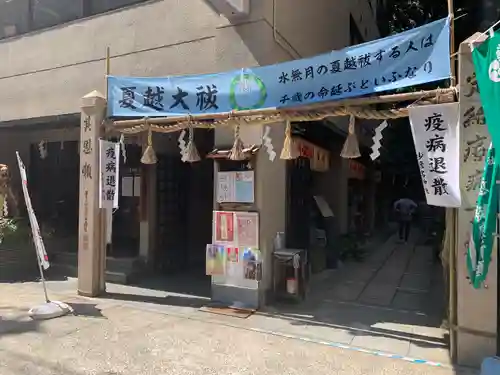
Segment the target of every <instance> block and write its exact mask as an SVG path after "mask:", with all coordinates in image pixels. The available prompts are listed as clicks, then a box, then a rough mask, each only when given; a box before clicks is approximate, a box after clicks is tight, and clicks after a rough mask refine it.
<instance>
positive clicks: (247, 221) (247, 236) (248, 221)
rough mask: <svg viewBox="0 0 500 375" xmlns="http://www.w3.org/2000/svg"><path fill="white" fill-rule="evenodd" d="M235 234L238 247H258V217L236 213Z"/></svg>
mask: <svg viewBox="0 0 500 375" xmlns="http://www.w3.org/2000/svg"><path fill="white" fill-rule="evenodd" d="M236 234H237V239H238V245H239V246H252V247H258V246H259V215H258V214H257V213H253V212H236Z"/></svg>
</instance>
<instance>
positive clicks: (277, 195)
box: [255, 123, 287, 298]
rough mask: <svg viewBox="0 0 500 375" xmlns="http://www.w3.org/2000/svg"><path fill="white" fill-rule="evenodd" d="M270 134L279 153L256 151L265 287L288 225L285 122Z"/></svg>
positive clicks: (270, 278) (256, 195)
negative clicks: (283, 156) (279, 237)
mask: <svg viewBox="0 0 500 375" xmlns="http://www.w3.org/2000/svg"><path fill="white" fill-rule="evenodd" d="M270 137H271V138H272V139H273V146H274V150H275V151H276V154H277V157H276V159H274V161H270V160H269V156H268V154H267V152H266V151H265V150H262V151H260V152H259V154H258V155H257V168H256V176H257V178H256V186H255V201H256V204H257V207H258V209H259V214H260V215H259V226H260V229H259V242H260V250H261V252H262V256H263V266H262V267H263V268H262V282H261V286H262V288H263V289H262V290H261V293H262V294H261V297H262V298H263V297H264V293H265V291H266V290H269V288H271V285H272V274H273V271H272V252H273V249H274V242H273V240H274V238H275V236H276V233H277V232H285V225H286V181H287V179H286V160H282V159H280V158H279V155H280V154H281V150H282V148H283V142H284V140H285V124H284V123H281V124H274V125H272V126H271V132H270Z"/></svg>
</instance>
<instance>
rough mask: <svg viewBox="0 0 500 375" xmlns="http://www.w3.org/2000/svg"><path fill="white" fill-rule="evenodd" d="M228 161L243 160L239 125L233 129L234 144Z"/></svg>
mask: <svg viewBox="0 0 500 375" xmlns="http://www.w3.org/2000/svg"><path fill="white" fill-rule="evenodd" d="M229 159H230V160H245V155H244V153H243V141H242V140H241V138H240V124H239V123H236V126H235V127H234V143H233V147H232V148H231V152H230V154H229Z"/></svg>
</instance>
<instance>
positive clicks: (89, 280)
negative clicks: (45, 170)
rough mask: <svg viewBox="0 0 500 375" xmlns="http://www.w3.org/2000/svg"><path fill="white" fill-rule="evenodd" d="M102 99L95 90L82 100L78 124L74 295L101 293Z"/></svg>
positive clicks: (103, 248) (103, 252)
mask: <svg viewBox="0 0 500 375" xmlns="http://www.w3.org/2000/svg"><path fill="white" fill-rule="evenodd" d="M105 109H106V99H105V98H104V95H102V94H101V93H100V92H98V91H93V92H91V93H89V94H87V95H85V96H84V97H83V98H82V106H81V124H80V128H81V129H80V209H79V224H78V294H80V295H83V296H88V297H95V296H97V295H99V294H100V293H102V292H104V289H105V284H104V261H105V257H106V236H105V233H104V231H103V223H104V221H105V219H104V217H103V215H104V212H102V213H101V211H102V210H101V209H99V137H100V136H101V131H102V121H103V119H104V114H105Z"/></svg>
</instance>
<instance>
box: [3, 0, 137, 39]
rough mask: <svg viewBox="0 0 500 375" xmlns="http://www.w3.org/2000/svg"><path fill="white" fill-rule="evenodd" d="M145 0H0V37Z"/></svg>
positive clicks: (23, 32)
mask: <svg viewBox="0 0 500 375" xmlns="http://www.w3.org/2000/svg"><path fill="white" fill-rule="evenodd" d="M145 1H147V0H0V39H5V38H9V37H12V36H16V35H20V34H25V33H27V32H30V31H34V30H41V29H45V28H48V27H52V26H56V25H60V24H64V23H66V22H70V21H73V20H76V19H79V18H84V17H87V16H91V15H97V14H101V13H104V12H108V11H111V10H115V9H119V8H125V7H128V6H131V5H135V4H138V3H143V2H145Z"/></svg>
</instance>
